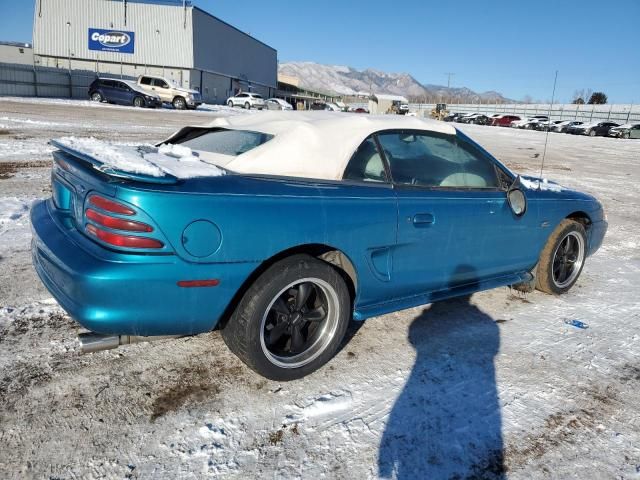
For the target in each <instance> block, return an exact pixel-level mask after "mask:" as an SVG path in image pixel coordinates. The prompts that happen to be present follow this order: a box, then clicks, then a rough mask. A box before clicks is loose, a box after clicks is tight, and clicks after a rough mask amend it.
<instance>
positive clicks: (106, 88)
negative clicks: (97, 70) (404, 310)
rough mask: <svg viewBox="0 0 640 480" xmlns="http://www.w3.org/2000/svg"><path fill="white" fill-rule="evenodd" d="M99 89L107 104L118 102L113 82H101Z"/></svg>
mask: <svg viewBox="0 0 640 480" xmlns="http://www.w3.org/2000/svg"><path fill="white" fill-rule="evenodd" d="M100 87H101V90H102V94H103V95H104V97H105V100H107V102H112V103H117V102H118V92H117V91H116V88H115V87H116V82H115V80H102V81H101V82H100Z"/></svg>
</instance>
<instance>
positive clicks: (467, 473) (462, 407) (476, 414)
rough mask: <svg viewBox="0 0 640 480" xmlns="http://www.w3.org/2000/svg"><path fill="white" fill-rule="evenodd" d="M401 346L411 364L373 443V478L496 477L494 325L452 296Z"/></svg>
mask: <svg viewBox="0 0 640 480" xmlns="http://www.w3.org/2000/svg"><path fill="white" fill-rule="evenodd" d="M409 340H410V341H411V344H412V345H413V346H414V348H415V349H416V353H417V358H416V363H415V365H414V367H413V371H412V372H411V375H410V377H409V379H408V381H407V383H406V385H405V387H404V390H403V391H402V393H401V394H400V396H399V397H398V400H397V401H396V403H395V405H394V407H393V409H392V411H391V413H390V416H389V419H388V423H387V425H386V428H385V431H384V434H383V437H382V441H381V443H380V452H379V464H378V472H379V475H380V476H381V477H383V478H397V479H400V480H404V479H429V480H437V479H463V478H468V479H504V478H505V476H504V463H503V442H502V432H501V414H500V404H499V400H498V394H497V389H496V379H495V369H494V357H495V356H496V354H497V353H498V350H499V346H500V333H499V330H498V325H497V324H496V322H495V321H494V320H493V319H492V318H491V317H490V316H489V315H487V314H485V313H484V312H482V311H481V310H480V309H478V308H477V307H476V306H475V305H472V304H471V303H470V297H465V298H458V299H455V300H449V301H444V302H439V303H435V304H433V305H432V306H431V307H430V308H427V309H425V310H424V312H423V313H422V314H421V315H420V316H418V317H417V318H416V319H415V320H414V321H413V322H412V324H411V326H410V329H409Z"/></svg>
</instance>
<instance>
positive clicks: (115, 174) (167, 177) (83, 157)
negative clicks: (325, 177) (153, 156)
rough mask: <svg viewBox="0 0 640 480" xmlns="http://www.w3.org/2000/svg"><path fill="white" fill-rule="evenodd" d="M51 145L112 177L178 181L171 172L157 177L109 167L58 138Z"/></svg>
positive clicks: (169, 183) (164, 182) (162, 182)
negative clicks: (59, 140)
mask: <svg viewBox="0 0 640 480" xmlns="http://www.w3.org/2000/svg"><path fill="white" fill-rule="evenodd" d="M49 144H50V145H52V146H53V147H56V148H57V149H59V150H60V151H62V152H64V153H66V154H68V155H71V156H72V157H74V158H76V159H78V160H80V161H82V162H84V163H88V164H89V165H91V166H92V167H93V168H95V169H96V170H98V171H100V172H102V173H104V174H106V175H109V176H111V177H116V178H122V179H126V180H134V181H137V182H144V183H155V184H162V185H173V184H176V183H178V181H179V180H178V178H177V177H175V176H173V175H171V174H170V173H167V172H165V174H164V176H162V177H155V176H153V175H145V174H140V173H134V172H126V171H123V170H118V169H115V168H113V167H109V166H106V165H105V164H104V163H102V162H101V161H100V160H98V159H96V158H94V157H92V156H91V155H88V154H87V153H86V152H82V151H79V150H76V149H74V148H71V147H69V146H68V145H64V144H62V143H60V142H58V141H56V140H51V141H50V142H49Z"/></svg>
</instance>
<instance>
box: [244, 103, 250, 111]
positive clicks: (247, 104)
mask: <svg viewBox="0 0 640 480" xmlns="http://www.w3.org/2000/svg"><path fill="white" fill-rule="evenodd" d="M244 108H245V109H246V110H251V104H250V103H249V102H247V103H245V104H244Z"/></svg>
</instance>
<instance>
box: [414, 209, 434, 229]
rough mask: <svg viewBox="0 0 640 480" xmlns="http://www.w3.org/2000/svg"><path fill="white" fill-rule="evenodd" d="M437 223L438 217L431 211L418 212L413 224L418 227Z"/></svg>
mask: <svg viewBox="0 0 640 480" xmlns="http://www.w3.org/2000/svg"><path fill="white" fill-rule="evenodd" d="M434 223H436V217H434V216H433V214H431V213H416V214H415V215H414V217H413V226H414V227H416V228H420V227H428V226H429V225H433V224H434Z"/></svg>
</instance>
